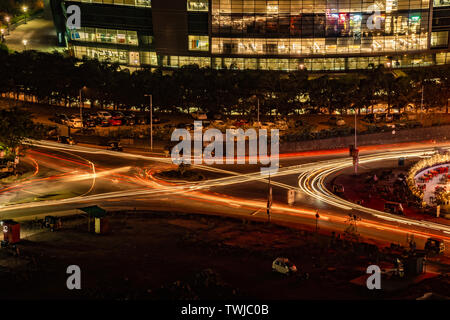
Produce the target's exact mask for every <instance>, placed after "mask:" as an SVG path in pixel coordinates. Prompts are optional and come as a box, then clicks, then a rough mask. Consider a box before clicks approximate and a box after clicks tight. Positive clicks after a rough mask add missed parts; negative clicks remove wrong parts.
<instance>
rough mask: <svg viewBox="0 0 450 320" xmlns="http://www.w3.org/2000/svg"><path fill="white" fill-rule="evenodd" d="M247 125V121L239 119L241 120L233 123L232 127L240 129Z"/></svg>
mask: <svg viewBox="0 0 450 320" xmlns="http://www.w3.org/2000/svg"><path fill="white" fill-rule="evenodd" d="M247 124H248V121H247V120H245V119H241V120H237V121H235V122H234V123H233V125H234V126H236V127H238V128H239V127H242V126H245V125H247Z"/></svg>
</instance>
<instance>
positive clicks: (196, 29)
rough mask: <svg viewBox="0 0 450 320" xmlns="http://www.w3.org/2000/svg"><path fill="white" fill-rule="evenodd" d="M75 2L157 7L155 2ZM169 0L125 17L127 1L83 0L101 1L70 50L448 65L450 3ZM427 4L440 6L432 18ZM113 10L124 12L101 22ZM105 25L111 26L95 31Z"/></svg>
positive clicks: (339, 66) (324, 64) (208, 60)
mask: <svg viewBox="0 0 450 320" xmlns="http://www.w3.org/2000/svg"><path fill="white" fill-rule="evenodd" d="M73 1H78V2H86V3H96V4H114V5H127V6H134V7H151V5H152V3H151V1H150V0H72V1H70V2H73ZM171 1H173V2H170V3H165V0H153V6H154V8H152V9H151V10H143V9H136V8H128V9H127V10H131V11H133V10H134V11H133V12H130V13H128V14H127V16H126V17H122V16H121V14H122V13H123V12H125V11H126V10H123V8H119V7H113V8H111V7H109V8H108V11H106V10H105V11H102V10H103V6H87V7H95V8H94V9H92V10H93V11H92V12H90V14H91V16H92V17H93V18H92V17H91V20H89V21H88V22H87V23H86V24H84V26H83V28H81V29H80V30H78V31H70V32H68V38H69V41H70V44H71V49H72V52H73V53H74V55H75V56H76V57H79V58H81V57H89V58H97V59H99V60H109V61H113V62H119V63H122V64H127V65H130V66H141V65H145V66H152V67H158V66H159V67H168V68H178V67H181V66H184V65H188V64H198V65H199V66H200V67H210V68H216V69H220V68H231V69H239V70H243V69H251V70H284V71H292V70H299V69H307V70H311V71H346V70H358V69H366V68H368V67H370V66H372V65H373V66H378V65H386V66H389V67H392V68H410V67H417V66H429V65H436V64H446V63H448V62H449V53H448V48H449V32H450V24H449V23H448V21H450V0H432V2H431V3H430V0H380V1H374V0H171ZM68 2H69V1H68ZM430 7H436V9H435V10H434V11H433V15H432V16H433V21H430V17H431V13H430ZM172 8H173V9H172ZM180 8H181V9H180ZM184 8H185V9H184ZM172 11H173V12H172ZM103 12H105V13H104V14H105V16H103V15H102V14H103ZM111 14H113V15H115V16H117V17H120V18H118V20H117V21H116V20H114V22H110V21H103V20H102V19H106V18H107V17H110V15H111ZM155 14H156V15H158V14H164V19H169V20H170V19H175V20H174V22H173V23H174V26H176V27H174V29H173V30H169V29H170V28H169V29H168V31H167V33H166V32H164V33H161V34H164V36H170V37H172V36H173V37H175V39H177V41H176V42H171V41H166V42H165V40H166V39H158V36H155V35H154V34H153V25H152V21H154V19H155V18H154V17H153V16H155ZM96 15H98V16H99V17H101V19H99V20H96V19H95V17H96ZM148 16H150V19H149V20H143V19H145V18H146V17H148ZM170 16H172V17H173V18H168V17H170ZM182 16H187V19H185V20H184V17H182ZM155 17H157V16H155ZM138 18H139V19H138ZM159 18H160V17H159ZM85 21H86V20H85ZM102 21H103V22H102ZM180 21H187V23H185V24H186V25H185V26H183V22H182V23H180ZM171 23H172V22H171ZM103 24H105V25H106V26H107V27H106V26H105V28H99V26H102V25H103ZM91 26H92V27H91ZM115 26H117V27H116V28H114V27H115ZM148 26H150V27H148ZM168 26H171V24H168ZM130 29H132V30H130ZM133 30H135V31H133ZM111 44H113V45H111Z"/></svg>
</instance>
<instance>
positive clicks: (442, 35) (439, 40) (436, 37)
mask: <svg viewBox="0 0 450 320" xmlns="http://www.w3.org/2000/svg"><path fill="white" fill-rule="evenodd" d="M431 46H432V47H434V48H436V47H447V46H448V31H440V32H432V33H431Z"/></svg>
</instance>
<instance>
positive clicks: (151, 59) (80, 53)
mask: <svg viewBox="0 0 450 320" xmlns="http://www.w3.org/2000/svg"><path fill="white" fill-rule="evenodd" d="M71 48H72V53H73V55H74V56H75V57H76V58H78V59H85V58H89V59H97V60H99V61H109V62H118V63H121V64H126V65H132V66H140V65H147V66H157V65H158V58H157V55H156V52H152V51H130V50H121V49H116V48H114V49H112V48H102V47H97V46H95V45H92V46H81V45H73V46H72V47H71Z"/></svg>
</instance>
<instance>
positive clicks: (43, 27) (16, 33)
mask: <svg viewBox="0 0 450 320" xmlns="http://www.w3.org/2000/svg"><path fill="white" fill-rule="evenodd" d="M23 40H27V45H26V46H25V45H24V44H23ZM56 43H57V38H56V30H55V27H54V24H53V21H52V20H46V19H44V18H42V13H41V14H38V15H37V16H36V17H35V18H31V17H30V18H28V19H27V23H24V21H22V20H21V22H19V23H17V24H15V25H11V27H10V34H9V35H5V44H6V45H7V46H8V48H9V49H10V50H13V51H19V52H21V51H23V50H25V49H26V50H37V51H44V52H53V51H55V50H57V51H63V50H64V48H61V47H58V46H57V45H56Z"/></svg>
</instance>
